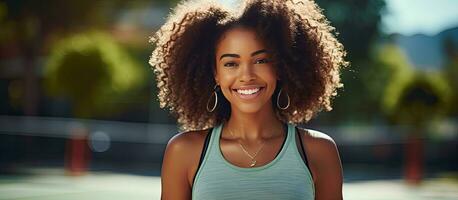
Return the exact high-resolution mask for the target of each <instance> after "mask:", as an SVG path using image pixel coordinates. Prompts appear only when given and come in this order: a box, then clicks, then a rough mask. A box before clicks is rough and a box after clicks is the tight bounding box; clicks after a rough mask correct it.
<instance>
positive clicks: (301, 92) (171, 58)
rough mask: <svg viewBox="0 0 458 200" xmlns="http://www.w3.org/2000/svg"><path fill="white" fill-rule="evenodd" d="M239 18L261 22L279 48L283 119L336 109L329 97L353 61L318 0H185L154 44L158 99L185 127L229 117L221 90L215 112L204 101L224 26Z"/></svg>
mask: <svg viewBox="0 0 458 200" xmlns="http://www.w3.org/2000/svg"><path fill="white" fill-rule="evenodd" d="M240 25H242V26H245V27H249V28H252V29H253V30H255V31H256V33H257V34H258V36H259V37H260V38H261V39H262V41H263V42H264V43H265V44H266V46H267V47H268V49H269V51H271V52H273V53H272V54H273V57H274V60H275V61H276V62H275V67H276V68H277V72H278V76H279V77H280V80H281V83H279V84H278V85H279V87H282V88H283V92H286V93H287V94H288V95H289V96H290V106H289V108H288V109H286V110H281V109H275V110H276V114H277V117H278V118H279V120H281V121H283V122H289V123H295V124H297V123H305V122H307V121H309V120H310V119H311V118H312V117H314V116H315V115H316V114H317V113H318V112H320V111H321V110H323V109H325V110H326V111H330V110H332V107H331V99H332V98H333V97H334V96H336V95H337V92H336V90H337V88H340V87H343V84H342V83H341V82H340V69H341V68H342V67H345V66H347V65H348V62H346V61H345V60H344V57H345V51H344V49H343V46H342V44H341V43H340V42H339V41H337V39H336V37H335V35H336V33H335V30H334V28H333V27H332V26H331V25H330V23H329V22H328V20H327V19H326V18H325V16H324V15H323V14H322V10H321V9H320V8H319V7H318V6H317V5H316V3H315V2H314V1H310V0H301V1H299V2H296V1H293V0H250V1H245V2H243V3H242V4H241V5H239V7H236V8H235V9H232V10H231V9H230V8H227V7H224V6H222V5H219V4H217V3H214V2H209V1H185V2H182V3H180V4H179V5H178V6H177V7H176V8H175V9H174V10H173V11H172V12H171V14H170V15H169V16H168V18H167V20H166V23H165V24H164V25H163V26H162V27H161V28H160V29H159V30H158V31H157V32H156V34H155V35H154V36H152V37H151V39H150V42H151V43H153V45H155V46H156V48H155V50H154V51H153V53H152V56H151V59H150V61H149V63H150V64H151V66H153V70H154V73H155V74H156V77H157V87H158V89H159V94H158V98H159V102H160V106H161V108H165V107H167V108H168V109H169V110H170V112H171V113H172V114H173V115H174V116H175V117H177V119H178V123H179V124H180V125H181V129H183V130H199V129H205V128H209V127H212V126H214V125H216V124H218V123H221V122H224V121H226V120H228V119H229V117H230V104H229V103H228V101H227V100H225V98H224V97H223V95H222V94H221V93H219V94H218V96H219V99H220V101H219V102H218V107H217V109H216V110H215V111H214V112H208V111H207V110H206V105H207V102H208V100H209V98H210V97H211V95H212V93H213V87H214V85H215V84H216V83H215V80H214V77H213V74H214V70H215V62H216V58H215V48H216V44H217V42H218V40H219V39H220V37H221V35H222V34H223V33H224V32H225V31H226V30H228V29H230V28H232V27H235V26H240ZM278 91H279V90H278V87H277V89H276V91H275V93H274V95H277V94H278ZM282 94H283V93H282ZM282 96H283V95H282ZM274 97H276V96H274ZM221 99H222V100H221ZM272 99H273V100H272V104H273V106H274V105H276V98H272Z"/></svg>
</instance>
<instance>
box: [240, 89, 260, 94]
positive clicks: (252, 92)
mask: <svg viewBox="0 0 458 200" xmlns="http://www.w3.org/2000/svg"><path fill="white" fill-rule="evenodd" d="M260 89H261V88H253V89H248V90H242V89H237V92H238V93H240V94H254V93H256V92H258V91H259V90H260Z"/></svg>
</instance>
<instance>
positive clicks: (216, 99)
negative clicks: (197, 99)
mask: <svg viewBox="0 0 458 200" xmlns="http://www.w3.org/2000/svg"><path fill="white" fill-rule="evenodd" d="M217 88H218V85H215V87H213V93H212V94H211V95H210V98H208V101H207V111H208V112H213V111H214V110H215V108H216V106H217V105H218V94H217V93H216V89H217ZM213 95H214V96H215V103H214V104H213V106H212V108H209V104H210V99H211V98H212V96H213Z"/></svg>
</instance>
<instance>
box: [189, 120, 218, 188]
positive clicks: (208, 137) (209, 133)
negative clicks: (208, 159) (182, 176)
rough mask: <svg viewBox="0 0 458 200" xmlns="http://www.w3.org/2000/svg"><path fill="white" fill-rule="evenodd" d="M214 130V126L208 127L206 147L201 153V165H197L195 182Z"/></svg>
mask: <svg viewBox="0 0 458 200" xmlns="http://www.w3.org/2000/svg"><path fill="white" fill-rule="evenodd" d="M212 130H213V128H210V129H208V133H207V136H206V137H205V142H204V147H203V148H202V153H201V154H200V160H199V165H198V166H197V170H196V174H194V178H193V180H192V182H193V183H194V181H195V180H196V175H197V172H198V171H199V169H200V165H202V161H203V160H204V157H205V153H206V152H207V148H208V143H209V142H210V135H211V134H212Z"/></svg>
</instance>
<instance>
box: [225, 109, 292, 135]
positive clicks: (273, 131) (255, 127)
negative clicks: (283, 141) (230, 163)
mask: <svg viewBox="0 0 458 200" xmlns="http://www.w3.org/2000/svg"><path fill="white" fill-rule="evenodd" d="M224 130H225V132H226V133H227V134H226V136H227V137H229V138H237V139H241V140H245V141H259V140H264V139H269V138H272V137H276V136H278V135H282V134H283V133H282V132H283V131H282V130H283V125H282V122H281V121H280V120H278V119H277V117H276V115H275V111H274V110H273V108H272V107H271V106H269V107H268V108H266V109H261V110H260V111H259V112H256V113H243V112H240V111H237V110H232V112H231V117H230V118H229V120H228V122H227V123H226V124H225V126H224ZM230 132H232V133H233V135H234V136H232V135H230Z"/></svg>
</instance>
